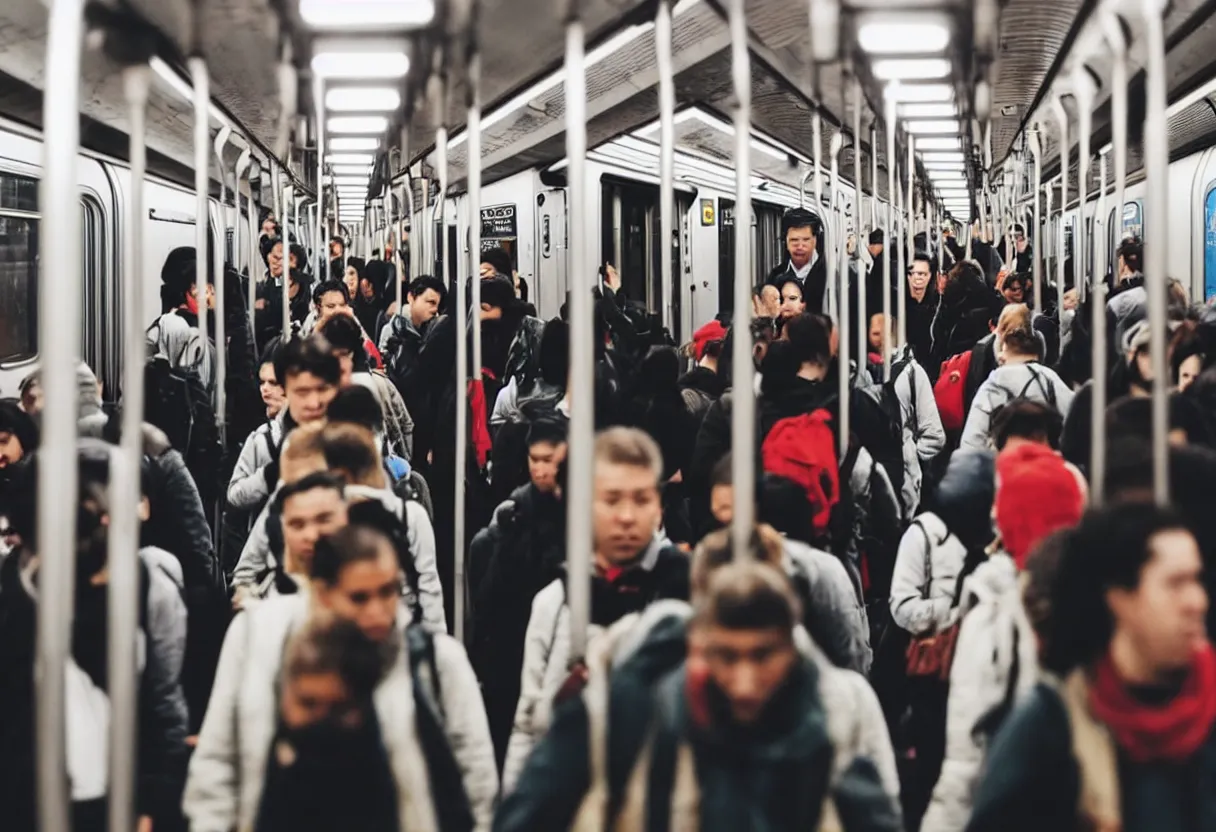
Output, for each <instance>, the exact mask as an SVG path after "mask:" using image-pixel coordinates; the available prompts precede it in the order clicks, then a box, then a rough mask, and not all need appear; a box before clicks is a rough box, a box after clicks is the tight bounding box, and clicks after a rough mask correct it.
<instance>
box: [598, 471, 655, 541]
mask: <svg viewBox="0 0 1216 832" xmlns="http://www.w3.org/2000/svg"><path fill="white" fill-rule="evenodd" d="M662 513H663V506H662V503H661V501H660V500H659V484H658V479H657V477H656V476H655V473H654V471H653V470H651V469H650V468H647V467H642V466H637V465H620V464H617V463H614V462H605V461H600V460H597V461H596V463H595V502H594V506H593V514H594V522H595V546H596V551H597V552H598V553H600V554H601V555H602V556H603V557H604V558H605V559H607V560H608V561H610V562H612V563H623V562H627V561H630V560H632V559H633V558H635V557H637V555H638V553H639V552H641V551H642V550H643V549H645V548H646V547H647V546H649V545H650V541H651V540H652V539H653V538H654V533H655V532H656V531H657V530H658V528H659V519H660V517H661V516H662Z"/></svg>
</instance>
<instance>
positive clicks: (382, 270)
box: [359, 255, 396, 303]
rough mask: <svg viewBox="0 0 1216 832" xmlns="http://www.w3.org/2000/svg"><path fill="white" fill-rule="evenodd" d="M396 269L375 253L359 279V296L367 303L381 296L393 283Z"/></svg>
mask: <svg viewBox="0 0 1216 832" xmlns="http://www.w3.org/2000/svg"><path fill="white" fill-rule="evenodd" d="M395 274H396V270H395V268H394V267H393V265H392V264H391V263H387V262H385V261H384V260H380V259H378V258H376V257H375V255H373V258H372V259H371V260H369V261H368V263H367V265H366V266H365V267H364V269H363V276H362V278H361V279H360V280H359V296H360V297H361V298H363V301H364V302H365V303H371V302H372V301H375V300H376V299H377V298H379V297H380V296H381V295H382V294H383V293H384V292H385V290H386V289H387V288H388V287H389V286H390V285H392V282H393V280H395V279H396V277H395ZM394 291H396V290H394Z"/></svg>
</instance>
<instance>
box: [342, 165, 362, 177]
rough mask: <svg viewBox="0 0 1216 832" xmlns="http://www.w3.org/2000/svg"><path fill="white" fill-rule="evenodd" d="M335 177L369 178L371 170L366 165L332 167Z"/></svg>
mask: <svg viewBox="0 0 1216 832" xmlns="http://www.w3.org/2000/svg"><path fill="white" fill-rule="evenodd" d="M333 173H334V175H335V176H369V175H371V169H370V168H369V167H368V166H367V165H334V166H333Z"/></svg>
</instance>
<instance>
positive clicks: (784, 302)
mask: <svg viewBox="0 0 1216 832" xmlns="http://www.w3.org/2000/svg"><path fill="white" fill-rule="evenodd" d="M777 290H778V291H779V292H780V293H781V305H780V306H779V307H778V309H777V320H778V321H779V322H780V323H785V322H786V321H788V320H790V319H791V318H796V317H798V316H799V315H801V314H802V313H803V312H805V311H806V295H805V294H804V291H803V286H802V282H801V281H799V280H798V278H797V277H795V276H794V275H793V273H791V272H782V273H781V274H780V275H778V277H777Z"/></svg>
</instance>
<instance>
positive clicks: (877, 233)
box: [866, 228, 883, 260]
mask: <svg viewBox="0 0 1216 832" xmlns="http://www.w3.org/2000/svg"><path fill="white" fill-rule="evenodd" d="M866 250H867V251H869V252H870V256H871V257H873V258H874V259H875V260H877V259H878V258H879V257H882V250H883V233H882V229H881V228H876V229H874V230H873V231H871V232H870V241H869V243H868V244H867V245H866Z"/></svg>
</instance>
